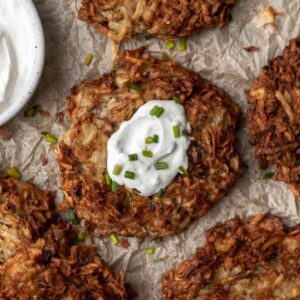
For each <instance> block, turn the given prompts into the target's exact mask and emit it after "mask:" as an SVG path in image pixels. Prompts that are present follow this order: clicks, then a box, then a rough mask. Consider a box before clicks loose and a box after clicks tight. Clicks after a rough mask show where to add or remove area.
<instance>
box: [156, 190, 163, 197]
mask: <svg viewBox="0 0 300 300" xmlns="http://www.w3.org/2000/svg"><path fill="white" fill-rule="evenodd" d="M164 193H165V190H164V189H160V190H159V191H158V193H157V194H156V195H157V197H159V198H160V197H162V196H163V194H164Z"/></svg>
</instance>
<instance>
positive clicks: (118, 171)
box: [113, 165, 122, 175]
mask: <svg viewBox="0 0 300 300" xmlns="http://www.w3.org/2000/svg"><path fill="white" fill-rule="evenodd" d="M121 171H122V167H121V166H120V165H115V166H114V169H113V174H114V175H120V173H121Z"/></svg>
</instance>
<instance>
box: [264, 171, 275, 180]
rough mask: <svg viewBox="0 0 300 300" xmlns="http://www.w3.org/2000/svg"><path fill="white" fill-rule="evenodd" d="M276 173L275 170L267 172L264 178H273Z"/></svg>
mask: <svg viewBox="0 0 300 300" xmlns="http://www.w3.org/2000/svg"><path fill="white" fill-rule="evenodd" d="M274 175H275V174H274V173H273V172H267V173H265V174H264V175H263V177H262V179H264V180H267V179H272V178H273V176H274Z"/></svg>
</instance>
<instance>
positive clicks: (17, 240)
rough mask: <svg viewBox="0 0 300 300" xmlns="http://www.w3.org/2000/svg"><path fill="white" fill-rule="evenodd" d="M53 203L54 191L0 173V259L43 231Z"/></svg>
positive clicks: (0, 261)
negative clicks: (50, 191) (45, 190)
mask: <svg viewBox="0 0 300 300" xmlns="http://www.w3.org/2000/svg"><path fill="white" fill-rule="evenodd" d="M53 205H54V199H53V195H52V194H51V193H49V192H44V191H41V190H39V189H38V188H36V187H35V186H33V185H32V184H30V183H26V182H21V181H18V180H16V179H15V178H12V177H6V176H4V175H1V174H0V263H2V262H3V261H4V260H5V259H7V258H8V257H10V256H11V255H13V254H14V253H15V251H16V249H17V248H18V246H19V245H20V244H21V243H23V244H29V243H31V242H32V241H35V239H36V238H37V237H38V236H40V235H41V234H42V233H43V232H44V230H45V228H46V227H47V226H48V224H49V221H50V220H51V219H52V218H53V213H52V209H53Z"/></svg>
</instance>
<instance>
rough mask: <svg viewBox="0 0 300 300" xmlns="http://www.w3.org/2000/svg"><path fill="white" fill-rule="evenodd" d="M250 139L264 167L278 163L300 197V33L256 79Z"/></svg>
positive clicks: (251, 100)
mask: <svg viewBox="0 0 300 300" xmlns="http://www.w3.org/2000/svg"><path fill="white" fill-rule="evenodd" d="M248 103H249V109H248V119H249V120H248V126H249V136H250V138H249V141H250V143H251V144H252V145H255V156H256V158H257V159H258V160H259V164H260V167H261V168H262V169H266V168H267V167H268V166H270V165H274V166H275V167H276V170H277V173H276V179H277V180H281V181H284V182H286V183H287V184H288V185H289V187H290V188H291V190H292V192H293V193H294V194H295V196H296V197H297V198H298V199H300V37H298V38H296V39H293V40H291V41H290V45H289V46H288V47H287V48H286V49H285V50H284V53H283V56H279V57H277V58H275V59H274V60H273V61H272V62H271V63H270V65H269V66H266V67H264V70H263V73H262V75H261V76H259V77H258V78H257V79H256V80H255V81H254V83H253V86H252V89H251V91H250V92H249V95H248Z"/></svg>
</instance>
